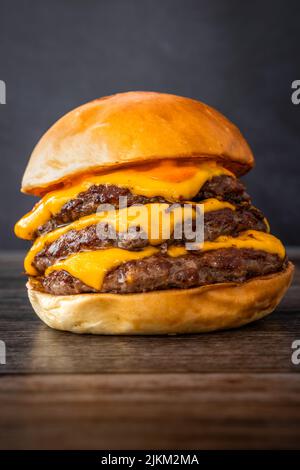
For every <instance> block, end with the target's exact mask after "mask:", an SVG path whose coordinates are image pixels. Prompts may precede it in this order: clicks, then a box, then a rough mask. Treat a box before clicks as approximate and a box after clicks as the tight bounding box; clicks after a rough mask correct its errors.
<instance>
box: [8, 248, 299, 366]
mask: <svg viewBox="0 0 300 470" xmlns="http://www.w3.org/2000/svg"><path fill="white" fill-rule="evenodd" d="M21 257H22V254H20V253H12V254H5V255H2V258H0V259H2V261H3V260H4V261H5V262H2V263H1V270H0V318H1V321H0V339H2V340H4V341H6V344H7V364H6V365H5V366H1V367H0V374H1V373H11V374H16V373H81V372H82V373H103V372H105V373H112V372H116V373H124V372H126V373H131V372H140V373H158V372H161V373H164V372H170V371H171V372H178V373H179V372H187V371H190V372H226V371H228V372H234V371H245V372H267V371H271V372H290V371H294V370H298V368H295V366H293V365H292V363H291V353H292V350H291V344H292V342H293V341H294V340H295V339H297V338H298V337H299V335H300V309H299V303H300V302H299V299H300V274H299V273H300V269H298V270H297V275H296V276H295V281H294V284H293V286H292V287H291V289H290V290H289V292H288V294H287V296H286V298H285V299H284V300H283V302H282V304H281V306H280V308H279V310H278V311H277V312H276V313H274V314H273V315H271V316H270V317H268V318H266V319H264V320H261V321H259V322H257V323H253V324H251V325H249V326H247V327H244V328H241V329H238V330H235V331H226V332H216V333H210V334H203V335H186V336H185V335H178V336H170V337H154V336H152V337H104V336H102V337H101V336H87V335H85V336H77V335H73V334H70V333H63V332H58V331H54V330H51V329H49V328H48V327H46V326H45V325H44V324H43V323H42V322H41V321H40V320H39V319H38V318H37V317H36V315H35V314H34V313H33V311H32V308H31V306H30V304H29V302H28V299H27V294H26V290H25V286H24V281H25V279H23V278H22V277H21V275H20V271H21V267H20V266H21V262H22V259H21Z"/></svg>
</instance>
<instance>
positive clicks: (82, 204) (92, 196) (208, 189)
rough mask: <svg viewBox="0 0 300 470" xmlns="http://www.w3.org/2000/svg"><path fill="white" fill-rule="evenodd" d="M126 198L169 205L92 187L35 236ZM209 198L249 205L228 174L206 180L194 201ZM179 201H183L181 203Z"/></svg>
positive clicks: (125, 191)
mask: <svg viewBox="0 0 300 470" xmlns="http://www.w3.org/2000/svg"><path fill="white" fill-rule="evenodd" d="M120 197H127V205H128V206H132V205H133V204H148V203H154V202H168V201H166V200H165V199H164V198H162V197H159V196H157V197H153V198H148V197H145V196H139V195H137V194H133V193H132V192H131V191H130V190H129V189H127V188H122V187H119V186H114V185H93V186H91V187H90V188H89V189H88V190H87V191H83V192H81V193H79V194H78V195H77V197H76V198H75V199H71V200H70V201H68V202H67V203H66V204H65V205H64V206H63V207H62V209H61V210H60V212H59V213H58V214H56V215H55V216H53V217H52V218H51V219H50V220H49V221H48V222H47V223H46V224H44V225H42V226H40V227H39V228H38V230H37V233H36V235H37V236H39V235H41V234H43V233H47V232H51V231H52V230H54V229H55V228H57V227H59V226H60V225H65V224H68V223H70V222H73V221H74V220H77V219H79V218H80V217H84V216H86V215H90V214H93V213H95V212H97V209H98V207H99V205H100V204H112V205H113V206H114V207H115V209H118V208H119V198H120ZM208 198H216V199H220V200H223V201H229V202H232V203H234V204H239V203H241V202H247V203H250V197H249V195H248V194H247V193H246V189H245V186H244V185H243V184H242V183H241V182H240V181H239V180H237V179H236V178H233V177H231V176H227V175H221V176H215V177H214V178H212V179H211V180H209V181H207V182H206V183H205V184H204V185H203V187H202V188H201V190H200V191H199V193H198V194H197V195H196V196H195V197H194V199H193V201H195V202H198V201H202V200H204V199H208ZM178 202H180V201H178Z"/></svg>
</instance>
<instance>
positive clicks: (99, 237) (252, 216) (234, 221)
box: [33, 206, 266, 273]
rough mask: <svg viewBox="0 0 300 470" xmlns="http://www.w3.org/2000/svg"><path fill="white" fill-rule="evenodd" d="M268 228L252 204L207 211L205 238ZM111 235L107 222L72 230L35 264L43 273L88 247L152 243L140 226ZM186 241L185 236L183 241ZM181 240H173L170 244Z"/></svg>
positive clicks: (131, 247) (135, 246)
mask: <svg viewBox="0 0 300 470" xmlns="http://www.w3.org/2000/svg"><path fill="white" fill-rule="evenodd" d="M249 229H253V230H260V231H266V225H265V222H264V218H263V214H262V213H261V212H260V211H259V210H258V209H256V208H254V207H250V206H239V207H237V208H236V210H235V211H233V210H231V209H229V208H225V209H221V210H218V211H212V212H207V213H206V214H205V217H204V239H205V240H214V239H215V238H217V237H218V236H220V235H229V234H230V235H232V236H235V235H237V234H238V233H239V232H241V231H243V230H249ZM115 235H116V236H115V237H111V236H109V232H108V231H107V226H106V225H105V224H98V226H97V225H91V226H89V227H86V228H84V229H81V230H70V231H69V232H67V233H65V234H64V235H62V236H61V237H60V238H58V239H57V240H55V241H54V242H53V243H51V244H49V245H46V247H45V248H44V249H43V250H42V251H40V253H38V254H37V255H36V256H35V259H34V263H33V264H34V267H35V268H36V269H37V270H38V272H39V273H43V272H44V271H45V270H46V269H47V267H49V266H51V265H52V264H54V263H55V261H57V260H59V259H62V258H66V257H67V256H69V255H71V254H72V253H77V252H79V251H84V250H97V249H104V248H111V247H119V248H123V249H126V250H139V249H141V248H143V247H145V246H147V245H148V244H149V242H148V240H147V236H146V234H145V233H144V232H142V231H140V232H139V231H137V230H136V227H133V228H132V230H131V229H129V230H128V232H125V233H116V234H115ZM182 241H185V239H184V238H183V239H182V240H181V242H182ZM174 242H178V240H172V239H171V240H169V241H168V244H172V243H174Z"/></svg>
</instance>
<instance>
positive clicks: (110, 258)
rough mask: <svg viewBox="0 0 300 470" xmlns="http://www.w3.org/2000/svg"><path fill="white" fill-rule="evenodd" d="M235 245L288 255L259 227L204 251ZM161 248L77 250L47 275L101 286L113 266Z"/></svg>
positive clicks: (179, 250)
mask: <svg viewBox="0 0 300 470" xmlns="http://www.w3.org/2000/svg"><path fill="white" fill-rule="evenodd" d="M232 247H234V248H239V249H241V248H249V249H254V250H262V251H266V252H268V253H273V254H277V255H278V256H279V257H280V258H284V256H285V250H284V247H283V245H282V243H281V242H280V241H279V240H278V239H277V238H275V237H274V236H272V235H270V234H267V233H263V232H257V231H255V230H247V231H246V232H243V233H241V234H240V235H239V236H238V237H226V236H221V237H219V238H218V239H216V240H215V241H213V242H204V244H203V246H202V247H201V251H208V250H218V249H220V248H232ZM158 252H159V249H158V248H155V247H151V246H150V247H147V248H144V249H143V250H141V251H138V252H133V251H128V250H122V249H120V248H111V249H107V250H99V251H86V252H84V251H83V252H81V253H76V254H73V255H71V256H69V257H68V258H66V259H65V260H61V261H58V262H57V263H56V264H54V265H53V266H50V267H49V268H48V269H47V270H46V272H45V275H46V276H47V275H48V274H50V273H51V272H53V271H55V270H64V271H67V272H68V273H69V274H71V275H72V276H74V277H76V278H77V279H80V281H82V282H83V283H84V284H86V285H88V286H90V287H92V288H94V289H96V290H101V287H102V284H103V280H104V277H105V275H106V274H107V273H108V272H109V271H110V270H111V269H113V268H116V267H118V266H120V265H121V264H123V263H126V262H128V261H132V260H139V259H142V258H145V257H148V256H151V255H153V254H155V253H158ZM187 253H188V251H187V250H186V249H185V248H184V247H176V246H173V247H170V248H169V250H168V255H169V256H172V257H176V256H183V255H185V254H187Z"/></svg>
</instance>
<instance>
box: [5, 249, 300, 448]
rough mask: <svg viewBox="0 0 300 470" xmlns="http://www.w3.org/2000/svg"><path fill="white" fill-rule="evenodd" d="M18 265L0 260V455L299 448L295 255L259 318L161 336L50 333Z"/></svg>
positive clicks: (298, 258) (9, 258)
mask: <svg viewBox="0 0 300 470" xmlns="http://www.w3.org/2000/svg"><path fill="white" fill-rule="evenodd" d="M22 257H23V254H22V253H6V254H5V253H2V254H0V264H1V269H0V294H1V295H0V340H3V341H5V343H6V352H7V358H6V365H0V448H2V449H3V448H7V449H16V448H17V449H37V448H42V449H53V448H61V449H63V448H71V449H81V448H83V449H97V448H98V449H101V448H102V449H117V448H119V449H142V448H145V449H150V448H152V449H153V448H160V449H189V448H199V449H204V448H207V449H213V448H222V449H224V448H225V449H226V448H251V449H256V448H300V374H299V372H300V365H299V366H296V365H293V364H292V362H291V354H292V349H291V344H292V342H293V341H294V340H295V339H300V250H299V249H293V250H290V258H291V259H292V260H293V261H294V262H295V264H296V266H299V268H298V270H297V271H296V276H295V280H294V283H293V285H292V287H291V288H290V290H289V292H288V294H287V296H286V297H285V299H284V300H283V302H282V304H281V305H280V307H279V308H278V309H277V311H276V312H275V313H274V314H273V315H271V316H270V317H268V318H266V319H263V320H261V321H259V322H257V323H255V324H252V325H249V326H247V327H244V328H242V329H239V330H232V331H226V332H218V333H211V334H204V335H190V336H185V335H179V336H165V337H154V336H151V337H101V336H98V337H96V336H90V335H85V336H78V335H73V334H70V333H63V332H57V331H53V330H50V329H49V328H47V327H46V326H45V325H44V324H42V323H41V322H40V321H39V320H38V319H37V318H36V317H35V315H34V314H33V312H32V310H31V307H30V305H29V303H28V300H27V295H26V291H25V287H24V285H25V278H24V277H23V276H22V274H21V272H22Z"/></svg>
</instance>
